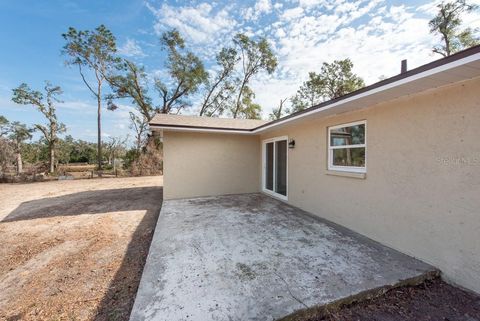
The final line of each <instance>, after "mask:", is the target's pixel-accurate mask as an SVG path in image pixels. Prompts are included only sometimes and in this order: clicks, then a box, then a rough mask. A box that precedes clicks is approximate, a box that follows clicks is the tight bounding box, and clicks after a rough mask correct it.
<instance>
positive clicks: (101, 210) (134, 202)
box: [0, 186, 163, 222]
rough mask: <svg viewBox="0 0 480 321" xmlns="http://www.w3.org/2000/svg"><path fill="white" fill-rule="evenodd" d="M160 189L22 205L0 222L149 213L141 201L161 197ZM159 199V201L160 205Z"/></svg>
mask: <svg viewBox="0 0 480 321" xmlns="http://www.w3.org/2000/svg"><path fill="white" fill-rule="evenodd" d="M162 191H163V190H162V187H150V186H148V187H132V188H120V189H107V190H95V191H85V192H78V193H73V194H68V195H62V196H57V197H48V198H42V199H38V200H32V201H27V202H23V203H22V204H20V205H19V206H18V207H17V208H16V209H15V210H13V211H12V212H11V213H9V214H8V215H7V216H6V217H5V218H4V219H3V220H1V221H0V222H14V221H23V220H31V219H37V218H49V217H55V216H74V215H82V214H105V213H109V212H121V211H135V210H148V209H147V208H145V207H146V206H145V203H144V202H143V201H142V200H145V198H148V197H157V199H158V197H159V196H158V195H161V194H162ZM161 201H162V199H161V198H159V202H161Z"/></svg>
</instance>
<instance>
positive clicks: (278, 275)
mask: <svg viewBox="0 0 480 321" xmlns="http://www.w3.org/2000/svg"><path fill="white" fill-rule="evenodd" d="M273 273H274V274H275V275H276V276H277V277H278V278H279V279H280V280H282V281H283V283H285V285H286V286H287V291H288V293H289V294H290V296H291V297H292V298H293V299H294V300H295V301H297V302H298V303H300V304H301V305H303V306H304V307H305V308H307V309H308V305H306V304H305V303H304V302H303V301H302V300H300V299H299V298H297V297H296V296H295V295H293V293H292V291H291V290H290V285H288V282H287V281H285V279H284V278H283V277H282V276H281V275H280V274H278V273H277V271H273Z"/></svg>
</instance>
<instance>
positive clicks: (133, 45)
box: [118, 38, 146, 58]
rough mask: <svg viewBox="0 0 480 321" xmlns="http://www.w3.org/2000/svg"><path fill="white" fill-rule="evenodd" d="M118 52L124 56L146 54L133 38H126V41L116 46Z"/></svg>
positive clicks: (142, 55) (141, 56) (141, 55)
mask: <svg viewBox="0 0 480 321" xmlns="http://www.w3.org/2000/svg"><path fill="white" fill-rule="evenodd" d="M118 53H119V54H121V55H123V56H126V57H137V58H143V57H145V56H146V54H145V53H144V52H143V50H142V48H141V47H140V45H139V44H138V42H137V41H136V40H135V39H130V38H127V41H125V43H124V44H123V45H122V46H120V47H119V48H118Z"/></svg>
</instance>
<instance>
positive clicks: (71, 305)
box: [0, 177, 163, 321]
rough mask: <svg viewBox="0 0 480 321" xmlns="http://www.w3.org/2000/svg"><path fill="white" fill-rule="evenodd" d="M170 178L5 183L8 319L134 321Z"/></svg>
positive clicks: (1, 313) (0, 206)
mask: <svg viewBox="0 0 480 321" xmlns="http://www.w3.org/2000/svg"><path fill="white" fill-rule="evenodd" d="M162 185H163V181H162V177H135V178H116V179H115V178H112V179H91V180H77V181H57V182H45V183H32V184H21V185H20V184H19V185H7V184H2V185H0V242H1V246H0V320H8V321H15V320H47V321H57V320H58V321H59V320H72V321H73V320H75V321H76V320H128V317H129V313H130V310H131V308H132V305H133V301H134V299H135V294H136V291H137V287H138V284H139V281H140V277H141V273H142V270H143V266H144V263H145V259H146V256H147V253H148V248H149V245H150V241H151V238H152V235H153V231H154V228H155V223H156V221H157V218H158V213H159V210H160V207H161V204H162Z"/></svg>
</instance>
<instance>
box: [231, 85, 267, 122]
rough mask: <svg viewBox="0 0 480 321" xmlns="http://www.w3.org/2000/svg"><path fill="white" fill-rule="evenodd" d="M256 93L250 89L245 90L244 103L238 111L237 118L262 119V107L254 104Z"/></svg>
mask: <svg viewBox="0 0 480 321" xmlns="http://www.w3.org/2000/svg"><path fill="white" fill-rule="evenodd" d="M254 98H255V93H254V92H253V90H251V89H250V87H248V86H245V87H244V88H243V94H242V101H241V104H240V108H239V110H238V114H237V118H245V119H261V118H262V117H261V112H262V107H260V105H259V104H256V103H254V102H253V99H254Z"/></svg>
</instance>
